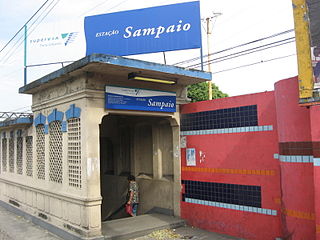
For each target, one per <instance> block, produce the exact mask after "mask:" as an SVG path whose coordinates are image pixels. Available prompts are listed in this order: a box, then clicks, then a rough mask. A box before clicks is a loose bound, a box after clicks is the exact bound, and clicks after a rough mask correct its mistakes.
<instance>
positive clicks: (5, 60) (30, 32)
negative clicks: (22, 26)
mask: <svg viewBox="0 0 320 240" xmlns="http://www.w3.org/2000/svg"><path fill="white" fill-rule="evenodd" d="M54 1H55V0H53V1H52V2H51V3H50V4H49V5H48V6H47V8H46V9H45V10H44V11H43V12H42V13H41V14H40V15H39V16H38V17H37V19H36V20H35V21H34V22H33V23H32V24H31V26H30V29H31V28H32V26H33V25H34V24H35V23H36V22H37V21H38V19H39V18H40V17H41V16H42V14H43V13H45V11H46V10H47V9H48V8H49V7H50V6H51V5H52V4H53V3H54ZM59 2H60V0H58V1H57V2H56V3H55V4H54V5H53V6H52V7H51V8H50V9H49V10H48V11H47V13H45V15H44V16H43V17H42V19H41V20H40V22H38V23H37V25H36V26H35V27H34V28H33V29H32V30H31V31H29V32H28V34H27V37H29V36H30V35H31V34H32V33H33V32H34V30H36V28H37V27H38V26H39V25H40V23H42V21H43V20H44V19H45V18H46V17H47V16H48V14H49V13H50V12H51V11H52V10H53V8H54V7H55V6H56V5H57V4H58V3H59ZM23 37H24V39H23V40H22V41H21V39H22V38H23ZM25 39H26V36H24V35H22V36H21V37H20V38H19V39H18V41H17V42H16V44H15V45H14V46H16V45H17V44H18V42H19V41H20V43H19V45H18V46H17V47H16V48H15V49H14V50H13V51H12V52H11V53H10V55H9V56H8V57H7V58H5V57H6V56H7V55H8V53H9V52H8V53H7V54H6V55H5V56H4V58H5V59H4V60H3V62H4V63H6V62H7V61H8V60H9V59H10V57H11V56H12V55H13V54H14V53H15V52H16V51H17V50H18V49H19V47H20V46H21V45H22V43H23V42H24V41H25ZM14 46H13V47H14ZM13 47H12V48H11V49H13ZM11 49H10V50H11Z"/></svg>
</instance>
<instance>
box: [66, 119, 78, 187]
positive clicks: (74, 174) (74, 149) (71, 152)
mask: <svg viewBox="0 0 320 240" xmlns="http://www.w3.org/2000/svg"><path fill="white" fill-rule="evenodd" d="M68 177H69V186H72V187H76V188H81V126H80V118H71V119H69V120H68Z"/></svg>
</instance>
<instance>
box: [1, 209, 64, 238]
mask: <svg viewBox="0 0 320 240" xmlns="http://www.w3.org/2000/svg"><path fill="white" fill-rule="evenodd" d="M26 239H28V240H39V239H41V240H61V238H58V237H56V236H55V235H52V234H51V233H49V232H47V231H46V230H44V229H43V228H41V227H39V226H37V225H35V224H33V223H32V222H30V221H27V220H26V219H24V218H22V217H20V216H18V215H16V214H13V213H11V212H9V211H7V210H6V209H4V208H2V207H0V240H26Z"/></svg>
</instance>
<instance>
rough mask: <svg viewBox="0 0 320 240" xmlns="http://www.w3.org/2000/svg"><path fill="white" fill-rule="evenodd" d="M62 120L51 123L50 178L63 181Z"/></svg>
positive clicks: (59, 181)
mask: <svg viewBox="0 0 320 240" xmlns="http://www.w3.org/2000/svg"><path fill="white" fill-rule="evenodd" d="M61 125H62V124H61V122H60V121H54V122H51V123H50V124H49V179H50V181H52V182H56V183H62V131H61V127H62V126H61Z"/></svg>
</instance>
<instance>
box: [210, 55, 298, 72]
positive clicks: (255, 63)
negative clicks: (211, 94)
mask: <svg viewBox="0 0 320 240" xmlns="http://www.w3.org/2000/svg"><path fill="white" fill-rule="evenodd" d="M292 56H296V54H295V53H294V54H290V55H286V56H281V57H276V58H271V59H267V60H261V61H259V62H254V63H249V64H245V65H241V66H238V67H233V68H228V69H224V70H221V71H217V72H213V73H212V74H218V73H222V72H228V71H232V70H236V69H239V68H244V67H250V66H253V65H257V64H259V63H266V62H271V61H275V60H280V59H283V58H288V57H292Z"/></svg>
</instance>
